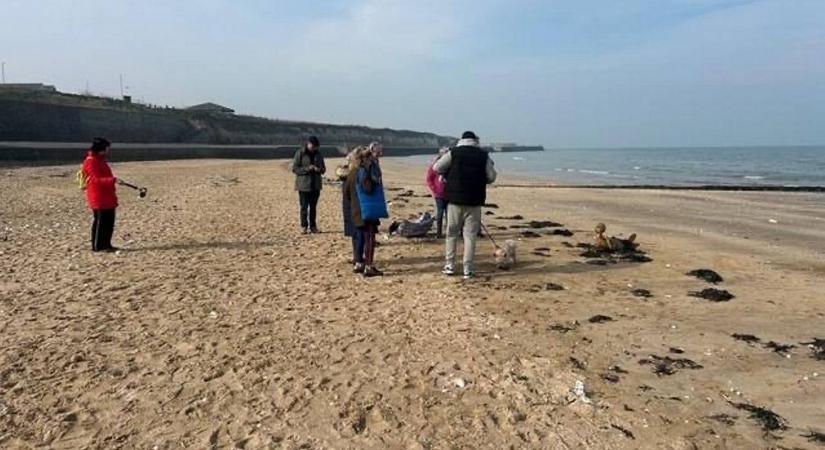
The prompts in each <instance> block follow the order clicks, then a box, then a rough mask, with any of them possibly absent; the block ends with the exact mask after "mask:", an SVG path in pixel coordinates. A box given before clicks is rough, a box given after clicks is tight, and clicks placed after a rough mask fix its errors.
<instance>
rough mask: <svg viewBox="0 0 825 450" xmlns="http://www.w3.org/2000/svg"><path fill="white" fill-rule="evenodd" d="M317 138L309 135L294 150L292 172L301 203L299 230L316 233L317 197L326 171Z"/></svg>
mask: <svg viewBox="0 0 825 450" xmlns="http://www.w3.org/2000/svg"><path fill="white" fill-rule="evenodd" d="M320 147H321V144H320V142H319V141H318V138H317V137H315V136H310V137H309V139H307V141H306V142H305V143H304V146H303V148H301V149H299V150H298V151H297V152H295V158H294V159H293V161H292V173H294V174H295V190H296V191H298V197H299V199H300V203H301V231H302V232H303V233H304V234H307V233H318V225H317V223H316V217H317V212H316V210H317V208H318V198H319V197H320V196H321V187H322V185H323V181H324V178H323V175H324V173H325V172H326V171H327V168H326V165H325V164H324V157H323V156H322V155H321V151H320Z"/></svg>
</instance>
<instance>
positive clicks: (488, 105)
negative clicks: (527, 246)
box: [0, 0, 825, 147]
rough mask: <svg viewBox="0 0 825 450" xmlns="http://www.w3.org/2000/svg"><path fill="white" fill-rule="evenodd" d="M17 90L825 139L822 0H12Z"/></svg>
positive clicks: (624, 140) (570, 127)
mask: <svg viewBox="0 0 825 450" xmlns="http://www.w3.org/2000/svg"><path fill="white" fill-rule="evenodd" d="M0 60H2V61H5V62H6V77H7V81H8V82H36V81H42V82H46V83H51V84H55V85H57V87H58V88H59V89H61V90H64V91H69V92H79V91H81V90H84V89H85V87H86V85H87V83H88V86H89V87H90V89H91V90H92V91H93V92H98V93H103V94H108V95H117V94H118V93H119V83H118V76H119V74H123V75H124V77H125V80H126V85H128V86H129V89H128V92H129V93H130V94H132V95H133V96H134V97H135V98H138V99H143V100H144V101H146V102H151V103H156V104H168V105H172V106H185V105H191V104H195V103H200V102H204V101H214V102H217V103H221V104H224V105H227V106H230V107H233V108H235V109H237V110H238V111H239V112H241V113H249V114H254V115H259V116H266V117H277V118H288V119H307V120H314V121H324V122H334V123H355V124H366V125H372V126H387V127H393V128H407V129H415V130H426V131H435V132H438V133H443V134H450V135H457V134H459V133H460V132H461V131H463V130H464V129H473V130H475V131H476V132H477V133H478V134H479V135H481V137H482V139H483V140H485V141H518V142H522V143H540V144H544V145H546V146H549V147H590V146H606V147H611V146H637V145H638V146H659V145H666V146H679V145H750V144H756V145H758V144H825V0H621V1H620V0H512V1H504V0H501V1H490V0H458V1H449V0H442V1H438V0H433V1H431V0H421V1H391V0H386V1H382V0H353V1H337V0H330V1H314V2H309V1H278V0H174V1H170V0H141V1H125V0H36V1H35V0H2V7H1V8H0Z"/></svg>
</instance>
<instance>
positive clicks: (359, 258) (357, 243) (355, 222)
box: [341, 147, 364, 273]
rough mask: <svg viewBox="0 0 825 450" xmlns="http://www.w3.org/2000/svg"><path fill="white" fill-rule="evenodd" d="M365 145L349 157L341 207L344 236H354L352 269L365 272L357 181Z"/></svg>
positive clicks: (356, 271)
mask: <svg viewBox="0 0 825 450" xmlns="http://www.w3.org/2000/svg"><path fill="white" fill-rule="evenodd" d="M363 150H364V148H363V147H356V148H355V149H354V150H353V151H352V152H351V153H350V154H349V156H348V157H347V160H348V163H349V166H348V168H347V176H346V177H345V178H344V182H343V183H342V184H341V197H342V198H341V209H342V210H343V212H344V236H349V237H351V238H352V263H353V269H352V271H353V272H355V273H363V272H364V235H363V233H362V232H361V228H360V227H363V226H364V221H363V219H362V218H361V204H360V202H359V201H358V193H357V191H356V187H355V185H356V183H357V176H358V167H359V164H360V159H361V152H362V151H363Z"/></svg>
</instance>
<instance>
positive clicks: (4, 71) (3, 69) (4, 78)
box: [0, 61, 6, 84]
mask: <svg viewBox="0 0 825 450" xmlns="http://www.w3.org/2000/svg"><path fill="white" fill-rule="evenodd" d="M0 68H2V72H3V84H6V62H5V61H3V62H2V63H0Z"/></svg>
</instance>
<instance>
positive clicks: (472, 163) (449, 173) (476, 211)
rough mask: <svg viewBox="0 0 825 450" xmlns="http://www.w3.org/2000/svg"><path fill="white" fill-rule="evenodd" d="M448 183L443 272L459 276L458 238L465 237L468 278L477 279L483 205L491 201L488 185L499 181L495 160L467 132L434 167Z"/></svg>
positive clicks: (466, 277) (471, 133)
mask: <svg viewBox="0 0 825 450" xmlns="http://www.w3.org/2000/svg"><path fill="white" fill-rule="evenodd" d="M434 168H435V170H436V171H437V172H438V173H440V174H441V175H443V176H444V178H446V180H447V187H446V189H445V191H444V193H445V197H446V199H447V202H448V203H449V206H447V240H446V241H447V250H446V259H447V262H446V264H445V265H444V270H443V271H442V272H443V273H445V274H446V275H454V274H455V253H456V245H457V244H458V236H459V234H461V233H462V230H463V234H464V267H463V269H464V279H465V280H467V279H470V278H472V277H474V276H475V272H474V270H473V260H474V259H475V251H476V240H477V239H478V234H479V231H481V206H482V205H484V202H485V200H486V199H487V185H488V184H490V183H492V182H494V181H495V180H496V170H495V166H494V165H493V160H492V159H491V158H490V156H489V155H488V154H487V152H486V151H484V150H482V149H481V147H480V146H479V142H478V136H476V134H475V133H473V132H472V131H465V132H464V134H462V135H461V140H459V141H458V144H457V145H456V147H455V148H453V149H450V151H449V152H447V154H445V155H444V156H442V157H441V158H440V159H439V160H438V161H437V162H436V163H435V166H434Z"/></svg>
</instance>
